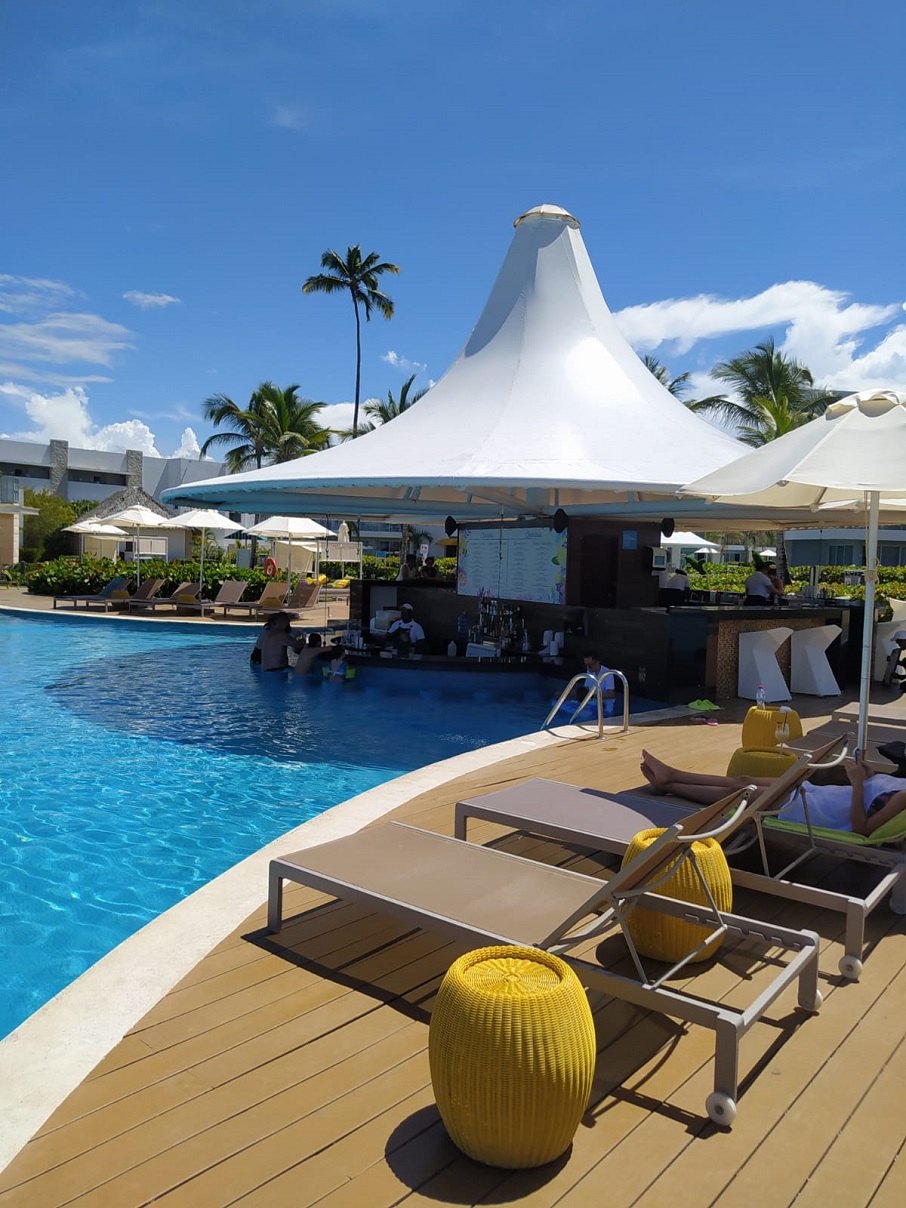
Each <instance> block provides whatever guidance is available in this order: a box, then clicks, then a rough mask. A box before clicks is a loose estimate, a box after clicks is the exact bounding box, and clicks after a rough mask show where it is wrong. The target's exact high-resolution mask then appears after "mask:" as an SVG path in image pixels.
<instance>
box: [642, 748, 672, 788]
mask: <svg viewBox="0 0 906 1208" xmlns="http://www.w3.org/2000/svg"><path fill="white" fill-rule="evenodd" d="M642 771H643V773H644V774H645V777H646V779H647V780H648V781H649V782H650V783H651V784H652V785H654V786H655V787H656V788H657V789H658V790H659V791H660V792H662V793H666V791H667V785H668V784H669V783H670V775H671V772H672V771H673V769H672V768H671V767H669V765H668V764H666V763H662V762H661V760H660V759H655V757H654V756H653V755H652V754H651V752H650V751H642Z"/></svg>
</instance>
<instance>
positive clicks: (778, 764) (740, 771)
mask: <svg viewBox="0 0 906 1208" xmlns="http://www.w3.org/2000/svg"><path fill="white" fill-rule="evenodd" d="M797 758H798V756H796V755H794V754H793V752H792V751H781V750H780V749H779V748H777V747H772V748H769V749H767V750H765V749H764V748H759V747H751V748H749V747H737V748H736V750H735V751H734V752H733V754H732V755H731V756H730V762H729V764H728V765H727V775H728V776H755V777H760V776H782V775H783V773H784V772H785V771H786V770H787V768H791V767H792V766H793V764H794V763H795V762H796V759H797Z"/></svg>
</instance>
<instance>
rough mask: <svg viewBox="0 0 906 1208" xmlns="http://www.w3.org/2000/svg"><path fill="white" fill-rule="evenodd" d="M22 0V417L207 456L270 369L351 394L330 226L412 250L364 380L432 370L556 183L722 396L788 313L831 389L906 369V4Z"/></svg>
mask: <svg viewBox="0 0 906 1208" xmlns="http://www.w3.org/2000/svg"><path fill="white" fill-rule="evenodd" d="M2 23H3V34H2V38H0V77H2V80H3V85H2V90H0V140H2V143H0V151H2V163H3V165H4V169H5V171H4V177H5V182H4V187H3V189H2V190H0V433H2V434H3V435H6V436H15V437H18V438H20V439H34V440H46V439H48V438H50V437H58V438H63V439H68V440H69V441H70V442H71V443H72V444H74V445H81V446H87V447H96V448H108V449H117V448H126V447H129V448H142V449H144V450H145V451H146V452H152V451H155V450H156V451H157V452H159V453H160V454H162V455H165V456H166V455H170V454H172V453H174V452H175V451H177V450H178V449H181V450H182V451H184V452H191V450H192V449H193V448H195V447H196V443H195V442H196V440H197V441H198V442H201V441H203V440H204V439H205V437H206V436H208V435H210V429H209V428H208V427H207V426H206V425H205V424H204V422H203V421H202V419H201V404H202V402H203V400H204V399H205V398H206V397H208V396H209V395H211V394H214V393H224V394H228V395H229V396H230V397H231V398H234V399H235V400H236V401H237V402H245V401H247V399H248V397H249V395H250V393H251V392H252V390H253V389H254V388H255V387H256V385H257V384H258V383H259V382H260V381H262V380H266V379H271V380H274V381H276V382H277V383H278V384H279V385H288V384H291V383H298V384H299V385H300V386H301V392H302V394H303V395H304V396H306V397H310V398H314V399H318V400H321V401H324V402H326V403H329V404H331V405H332V406H331V408H330V410H329V411H328V412H325V414H324V417H323V418H324V419H329V420H330V422H333V423H338V424H342V423H343V422H344V421H345V422H348V421H349V419H350V418H351V405H348V404H349V400H351V398H352V396H353V379H354V330H353V319H352V312H351V307H350V305H349V303H348V302H347V301H346V300H345V299H343V298H342V297H335V298H334V297H324V296H305V295H303V294H302V292H301V285H302V282H303V281H304V280H305V278H306V277H307V276H309V275H310V274H312V273H315V272H317V271H318V268H319V260H320V255H321V252H322V251H323V250H324V249H325V248H328V247H335V248H338V249H340V250H341V251H342V250H345V248H346V247H347V245H349V244H352V243H359V244H361V246H362V248H363V249H364V250H365V251H372V250H374V251H377V252H378V253H379V254H380V255H381V257H382V258H384V259H387V260H390V261H392V262H394V263H396V264H398V265H399V266H400V269H401V272H400V275H399V276H398V277H395V278H385V280H386V281H387V289H388V292H389V293H390V294H391V296H392V297H393V299H394V301H395V304H396V314H395V316H394V318H393V320H392V321H391V322H389V323H387V322H385V321H384V320H383V319H381V318H380V317H376V318H374V319H373V320H372V322H371V324H370V325H369V326H368V327H367V328H366V330H365V333H364V355H363V380H362V390H363V397H368V396H375V395H380V396H383V395H385V394H386V392H387V391H388V390H393V391H394V393H398V391H399V388H400V386H401V385H402V383H403V381H404V380H405V378H406V377H407V376H408V375H409V374H410V373H412V372H414V371H416V370H418V372H419V377H418V378H417V379H416V380H417V384H419V385H427V384H428V382H429V381H430V380H431V379H436V378H438V377H439V376H440V375H441V374H442V373H443V371H444V370H445V369H446V367H447V366H448V365H449V363H450V361H451V360H452V359H453V357H454V356H455V355H456V353H457V352H458V350H459V348H460V346H461V345H462V344H463V343H464V341H465V339H466V337H467V336H468V333H469V331H470V329H471V327H472V326H473V324H474V323H475V321H476V319H477V318H478V315H479V312H480V310H481V307H482V306H483V304H484V301H485V299H486V297H487V294H488V291H489V289H490V286H491V284H492V282H493V280H494V277H495V276H496V273H497V270H498V268H499V266H500V263H501V261H502V259H503V256H504V255H505V253H506V250H507V247H508V246H509V242H510V239H511V236H512V222H513V219H515V218H516V217H517V216H518V215H519V214H521V213H523V212H524V211H525V210H527V209H529V208H530V207H532V206H534V205H538V204H540V203H542V202H551V203H554V204H558V205H562V206H565V207H566V208H567V209H568V210H570V212H571V213H573V214H575V215H576V217H577V218H579V219H580V221H581V223H582V233H583V236H584V238H585V242H586V245H587V247H588V250H589V253H590V255H591V258H592V262H593V264H594V265H595V268H596V271H597V274H598V278H599V281H600V282H601V286H602V289H603V291H604V296H605V298H606V299H607V301H608V304H609V305H610V308H611V310H613V311H614V312H615V313H616V314H617V315H618V318H619V321H620V323H621V326H622V327H623V329H624V331H625V332H626V334H627V336H628V337H629V338H630V339H631V341H632V343H633V345H634V346H635V347H636V348H637V349H638V350H639V351H640V352H645V351H650V352H653V353H654V355H656V356H657V357H658V358H659V359H660V360H661V361H663V362H664V363H665V364H667V365H668V366H669V367H670V369H671V371H672V372H674V373H678V372H680V371H683V370H689V371H691V372H692V373H693V375H694V377H693V380H694V383H695V386H696V389H697V392H702V393H704V392H711V388H712V387H711V386H710V385H709V384H708V381H707V372H708V369H709V368H710V367H711V366H712V365H713V364H714V362H715V361H716V360H719V359H721V358H722V357H726V356H729V355H732V354H734V353H736V352H738V351H741V350H743V349H745V348H747V347H750V346H751V345H753V344H754V343H756V342H757V341H758V340H761V339H763V338H764V337H765V336H767V335H773V336H774V337H775V339H776V340H777V342H778V344H780V345H781V346H782V347H784V348H785V349H786V350H787V351H789V352H790V353H792V354H793V355H796V356H798V357H799V359H800V360H802V361H803V362H804V363H805V364H807V365H808V366H809V367H810V368H811V369H812V371H813V373H814V374H815V376H816V379H817V380H818V381H819V382H820V383H822V384H827V385H832V386H836V387H839V388H841V389H846V388H852V389H860V388H865V387H869V386H878V385H887V386H897V387H899V388H900V389H906V315H904V311H903V302H904V299H906V284H904V277H903V265H904V262H906V256H904V251H906V249H904V226H906V223H904V204H903V196H904V185H906V172H904V152H906V133H904V130H906V123H904V120H903V119H904V114H906V103H904V101H906V97H904V93H906V84H904V79H906V77H904V73H903V68H902V47H903V45H904V34H906V17H904V6H903V4H902V0H863V3H862V4H861V5H860V6H859V7H858V9H856V8H854V7H853V5H852V4H851V3H845V4H844V3H843V2H842V0H782V2H781V0H763V2H762V3H759V4H757V5H755V4H750V3H727V2H726V0H690V2H689V3H687V4H679V3H676V0H633V3H632V4H622V3H621V4H617V3H611V2H610V0H573V3H571V4H570V5H552V4H550V3H548V2H537V0H522V2H521V3H514V2H512V0H488V2H486V3H478V2H477V0H448V2H447V3H445V4H432V3H425V2H424V0H421V2H415V0H396V2H391V0H242V2H241V3H240V2H239V0H147V2H139V0H117V3H115V4H111V3H110V0H78V3H66V2H64V0H29V2H28V3H27V4H21V3H20V4H13V3H7V4H5V5H4V6H3V15H2ZM336 404H347V405H345V406H339V407H336V406H333V405H336ZM187 429H191V431H190V432H187Z"/></svg>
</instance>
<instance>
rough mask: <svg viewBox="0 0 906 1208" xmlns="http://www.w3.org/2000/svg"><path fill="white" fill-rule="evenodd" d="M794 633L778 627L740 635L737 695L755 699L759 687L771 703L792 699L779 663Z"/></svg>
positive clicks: (781, 626)
mask: <svg viewBox="0 0 906 1208" xmlns="http://www.w3.org/2000/svg"><path fill="white" fill-rule="evenodd" d="M792 632H793V631H792V629H790V628H789V627H788V626H786V625H778V626H777V628H776V629H757V630H754V631H752V632H751V633H741V634H740V635H739V671H738V679H737V689H736V694H737V696H742V697H745V698H746V699H747V700H755V699H756V697H757V695H758V688H759V686H760V687H762V688H764V692H765V697H766V699H767V700H769V701H775V700H791V699H792V698H791V696H790V690H789V688H788V687H787V683H786V680H785V679H784V678H783V672H782V671H781V670H780V664H779V663H778V662H777V651H778V650H779V649H780V647H781V646H782V645H783V643H784V642H785V641H786V640H787V638H789V637H790V636H791V634H792Z"/></svg>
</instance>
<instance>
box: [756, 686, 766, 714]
mask: <svg viewBox="0 0 906 1208" xmlns="http://www.w3.org/2000/svg"><path fill="white" fill-rule="evenodd" d="M755 704H756V705H757V707H758V708H759V709H766V708H767V707H768V695H767V693H766V692H765V690H764V684H759V685H758V691H757V692H756V693H755Z"/></svg>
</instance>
